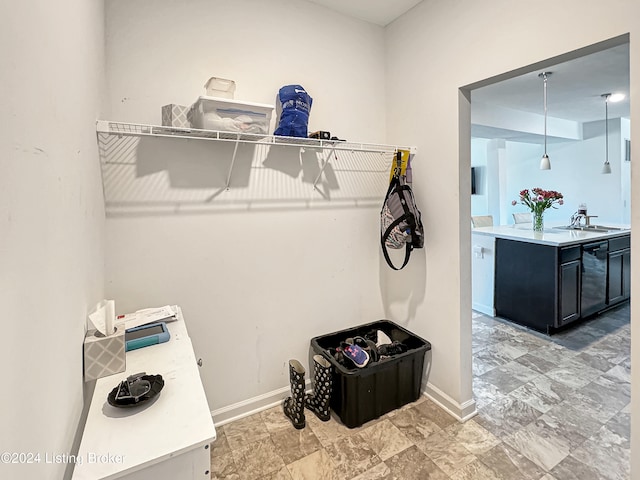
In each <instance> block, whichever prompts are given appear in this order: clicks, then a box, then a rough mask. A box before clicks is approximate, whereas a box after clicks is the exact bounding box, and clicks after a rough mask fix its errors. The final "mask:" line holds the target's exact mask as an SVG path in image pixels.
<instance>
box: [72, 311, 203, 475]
mask: <svg viewBox="0 0 640 480" xmlns="http://www.w3.org/2000/svg"><path fill="white" fill-rule="evenodd" d="M177 311H178V315H177V317H178V319H177V320H176V321H175V322H170V323H168V324H167V327H168V328H169V331H170V333H171V338H170V340H169V341H168V342H167V343H161V344H159V345H153V346H149V347H145V348H141V349H138V350H133V351H130V352H127V369H126V371H125V372H123V373H120V374H116V375H111V376H108V377H104V378H101V379H99V380H98V381H97V382H96V388H95V391H94V394H93V397H92V400H91V405H90V407H89V413H88V417H87V421H86V424H85V428H84V433H83V435H82V441H81V443H80V448H79V451H78V454H77V458H78V461H77V462H76V466H75V469H74V473H73V480H89V479H91V480H97V479H111V478H123V479H127V480H147V479H154V480H162V479H167V480H173V479H176V478H179V479H181V480H190V479H193V480H197V479H202V480H204V479H208V478H209V477H210V448H209V444H210V443H211V442H212V441H213V440H215V438H216V431H215V427H214V424H213V419H212V418H211V412H210V410H209V405H208V403H207V399H206V397H205V393H204V388H203V386H202V381H201V379H200V373H199V371H198V365H197V361H196V358H195V354H194V351H193V346H192V344H191V339H190V338H189V336H188V334H187V329H186V326H185V323H184V318H183V317H182V311H181V310H180V309H179V308H177ZM139 372H146V373H147V374H155V375H157V374H160V375H162V377H163V379H164V382H165V383H164V388H163V389H162V391H161V392H160V394H159V395H158V397H157V399H155V400H154V401H152V403H150V404H149V405H140V406H137V407H133V408H116V407H112V406H111V405H109V403H108V402H107V395H108V394H109V392H110V391H111V390H112V389H113V388H114V387H116V386H117V385H118V383H119V382H121V381H122V380H124V379H125V378H127V377H128V376H129V375H132V374H135V373H139Z"/></svg>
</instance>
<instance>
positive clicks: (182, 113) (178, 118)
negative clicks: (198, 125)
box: [162, 103, 191, 128]
mask: <svg viewBox="0 0 640 480" xmlns="http://www.w3.org/2000/svg"><path fill="white" fill-rule="evenodd" d="M188 111H189V107H185V106H184V105H176V104H174V103H171V104H169V105H164V106H163V107H162V126H163V127H180V128H190V127H191V124H190V123H189V120H188V119H187V112H188Z"/></svg>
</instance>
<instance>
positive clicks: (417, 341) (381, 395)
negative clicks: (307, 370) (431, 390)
mask: <svg viewBox="0 0 640 480" xmlns="http://www.w3.org/2000/svg"><path fill="white" fill-rule="evenodd" d="M372 330H382V331H383V332H384V333H385V334H386V335H387V336H388V337H389V338H390V339H391V340H392V341H393V342H400V343H402V344H404V345H405V346H406V347H407V351H405V352H403V353H399V354H395V355H392V356H390V357H388V358H381V359H380V360H379V361H377V362H375V363H371V364H369V365H367V366H365V367H364V368H357V369H355V368H347V367H346V366H344V365H341V364H340V363H339V362H338V361H337V360H336V359H335V358H334V357H333V356H332V355H331V353H330V352H329V349H332V348H334V347H335V346H336V345H340V342H341V341H344V339H346V338H349V337H351V338H353V337H359V336H360V337H364V336H365V335H367V334H368V333H369V332H371V331H372ZM311 348H312V349H313V350H314V351H315V352H316V353H317V354H320V355H323V356H324V357H325V358H326V359H327V360H328V361H329V362H330V363H331V365H332V366H333V369H332V379H333V391H332V394H331V409H332V410H333V411H334V412H336V413H337V414H338V416H339V417H340V420H342V423H344V425H346V426H347V427H348V428H354V427H359V426H360V425H362V424H364V423H366V422H368V421H370V420H373V419H375V418H378V417H380V416H381V415H384V414H385V413H387V412H390V411H392V410H395V409H397V408H400V407H401V406H403V405H406V404H407V403H411V402H414V401H416V400H417V399H418V398H419V397H420V386H421V384H422V372H423V370H424V357H425V354H426V352H427V351H428V350H431V344H430V343H429V342H428V341H426V340H424V339H422V338H420V337H418V336H417V335H415V334H413V333H411V332H410V331H408V330H406V329H405V328H403V327H401V326H399V325H397V324H395V323H394V322H392V321H390V320H379V321H376V322H372V323H367V324H364V325H360V326H358V327H354V328H350V329H346V330H341V331H338V332H334V333H330V334H328V335H322V336H319V337H314V338H312V339H311Z"/></svg>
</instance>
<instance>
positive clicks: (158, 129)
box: [96, 120, 416, 153]
mask: <svg viewBox="0 0 640 480" xmlns="http://www.w3.org/2000/svg"><path fill="white" fill-rule="evenodd" d="M96 130H97V132H98V133H105V134H108V135H118V136H151V137H173V138H176V137H177V138H188V139H200V140H215V141H221V142H240V143H261V144H270V145H278V146H290V147H307V148H319V149H330V150H347V151H359V152H381V153H389V152H391V153H393V152H395V151H396V150H397V149H399V148H402V149H405V150H410V151H411V153H416V149H415V147H399V146H397V145H384V144H376V143H359V142H348V141H342V140H319V139H314V138H299V137H281V136H277V135H260V134H257V133H242V132H221V131H216V130H200V129H197V128H179V127H165V126H159V125H146V124H140V123H126V122H112V121H109V120H98V121H97V126H96Z"/></svg>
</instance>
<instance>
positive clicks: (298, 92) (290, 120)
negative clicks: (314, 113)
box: [274, 85, 313, 138]
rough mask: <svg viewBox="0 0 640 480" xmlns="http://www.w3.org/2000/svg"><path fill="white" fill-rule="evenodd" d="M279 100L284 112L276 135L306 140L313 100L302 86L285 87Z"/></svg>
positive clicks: (280, 91)
mask: <svg viewBox="0 0 640 480" xmlns="http://www.w3.org/2000/svg"><path fill="white" fill-rule="evenodd" d="M278 99H279V100H280V105H281V107H282V112H281V113H280V122H278V128H276V131H275V132H274V135H280V136H283V137H305V138H306V137H307V135H308V130H307V127H308V125H309V112H310V111H311V104H312V103H313V99H312V98H311V97H310V96H309V94H308V93H307V92H306V91H305V89H304V88H303V87H301V86H300V85H285V86H284V87H282V88H281V89H280V90H279V91H278Z"/></svg>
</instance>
